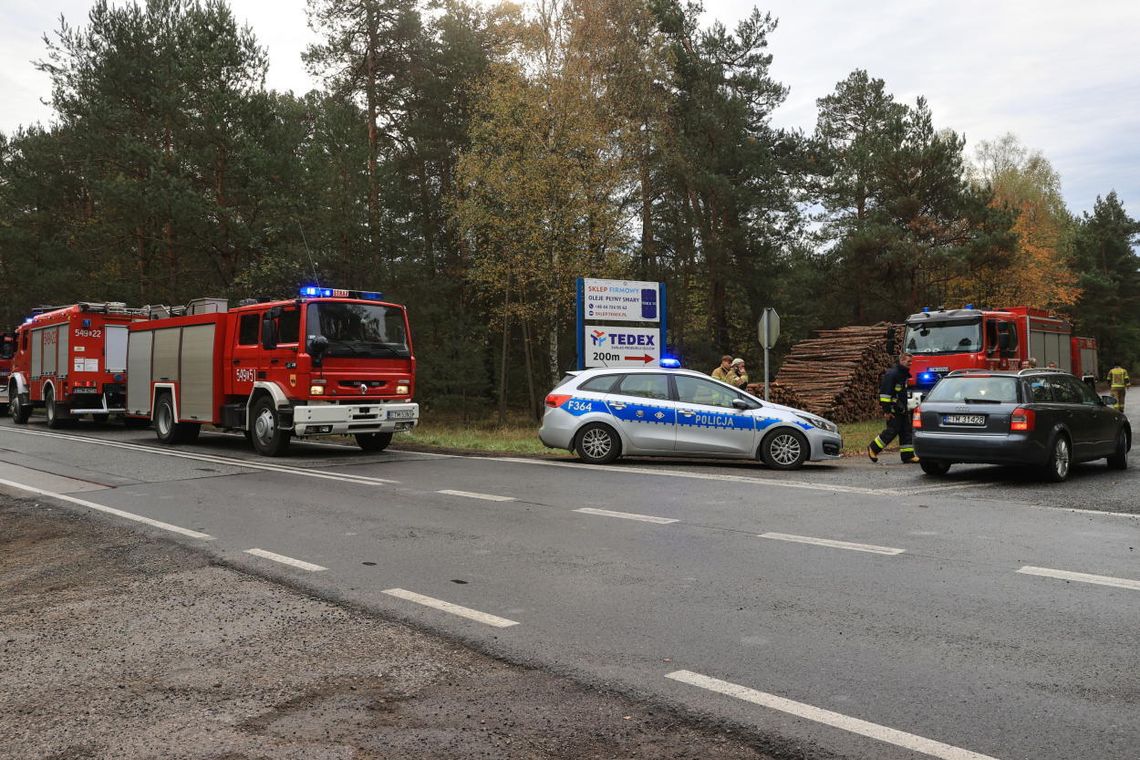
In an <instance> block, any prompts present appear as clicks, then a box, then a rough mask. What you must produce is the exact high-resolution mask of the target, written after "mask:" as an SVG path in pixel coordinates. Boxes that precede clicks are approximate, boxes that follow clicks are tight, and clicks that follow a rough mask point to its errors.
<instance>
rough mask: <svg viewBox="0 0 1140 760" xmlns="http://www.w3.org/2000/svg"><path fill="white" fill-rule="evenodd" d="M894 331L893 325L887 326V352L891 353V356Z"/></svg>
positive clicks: (892, 353) (893, 350) (893, 346)
mask: <svg viewBox="0 0 1140 760" xmlns="http://www.w3.org/2000/svg"><path fill="white" fill-rule="evenodd" d="M895 332H896V331H895V326H894V325H891V326H890V327H888V328H887V341H886V347H887V353H888V354H891V355H892V356H893V355H894V353H895Z"/></svg>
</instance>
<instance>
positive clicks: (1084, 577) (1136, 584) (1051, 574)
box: [1017, 565, 1140, 591]
mask: <svg viewBox="0 0 1140 760" xmlns="http://www.w3.org/2000/svg"><path fill="white" fill-rule="evenodd" d="M1017 572H1019V573H1022V574H1024V575H1039V576H1041V577H1043V578H1058V579H1060V580H1063V581H1079V582H1081V583H1095V584H1096V585H1098V586H1113V587H1115V588H1126V589H1130V590H1132V591H1140V581H1134V580H1132V579H1130V578H1114V577H1113V576H1111V575H1093V574H1092V573H1074V572H1072V571H1070V570H1053V569H1052V568H1048V567H1034V566H1033V565H1026V566H1024V567H1022V568H1021V569H1020V570H1018V571H1017Z"/></svg>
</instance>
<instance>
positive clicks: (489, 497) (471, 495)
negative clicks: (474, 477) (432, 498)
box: [436, 489, 515, 501]
mask: <svg viewBox="0 0 1140 760" xmlns="http://www.w3.org/2000/svg"><path fill="white" fill-rule="evenodd" d="M436 493H441V494H444V495H445V496H463V497H464V498H467V499H482V500H483V501H514V500H515V497H513V496H496V495H495V494H493V493H475V492H474V491H452V490H450V489H448V490H444V491H436Z"/></svg>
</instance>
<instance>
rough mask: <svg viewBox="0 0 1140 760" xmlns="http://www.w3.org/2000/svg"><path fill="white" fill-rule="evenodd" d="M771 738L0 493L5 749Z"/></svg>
mask: <svg viewBox="0 0 1140 760" xmlns="http://www.w3.org/2000/svg"><path fill="white" fill-rule="evenodd" d="M777 756H778V757H781V758H789V757H802V756H806V755H801V754H800V750H798V749H796V748H791V749H788V748H781V749H780V751H779V754H778V755H774V754H765V752H764V750H763V749H762V748H761V747H760V743H759V742H758V741H757V740H756V739H755V738H750V737H744V736H740V735H735V734H733V733H732V732H731V729H724V730H718V729H716V728H707V727H703V726H701V725H700V724H698V723H697V722H695V721H691V720H688V719H685V718H682V717H679V716H677V715H675V714H673V713H672V712H670V711H668V710H663V709H662V708H660V707H655V706H651V705H646V704H641V703H638V702H635V701H634V700H631V699H627V698H624V697H620V696H614V695H608V694H600V693H597V692H595V691H593V690H590V689H588V688H586V687H583V686H582V685H580V684H578V683H576V682H574V681H571V680H569V679H566V678H562V677H557V676H552V675H550V674H546V673H543V672H540V671H536V670H531V669H526V668H521V667H516V666H512V665H508V664H504V663H502V662H499V661H496V660H493V659H490V658H488V657H485V656H483V655H480V654H478V653H474V652H472V651H470V650H468V649H466V648H463V647H461V646H458V645H456V644H454V643H452V642H449V641H446V640H443V639H440V638H436V637H433V636H431V635H428V634H425V633H422V632H418V631H414V630H412V629H409V628H407V627H406V626H402V625H399V624H394V623H391V622H387V621H384V620H381V619H378V618H374V617H370V616H368V615H366V614H363V613H360V612H357V611H353V610H348V609H344V608H341V607H338V606H336V605H334V604H330V603H327V602H324V601H321V600H318V599H314V598H311V597H308V596H305V595H303V594H300V593H298V592H296V591H293V590H290V589H287V588H283V587H281V586H278V585H275V584H273V583H271V582H269V581H267V580H264V579H261V578H257V577H254V576H250V575H246V574H243V573H240V572H237V571H235V570H232V569H229V568H226V567H222V566H218V565H215V564H212V563H211V562H210V561H209V559H208V558H206V557H204V556H201V555H198V554H195V553H193V552H191V551H189V550H186V549H183V548H181V547H179V546H177V545H174V544H170V543H165V542H161V541H157V540H154V539H151V538H149V537H147V536H144V535H142V534H139V533H135V532H132V531H130V530H127V529H123V528H119V527H118V526H115V525H112V524H109V523H106V522H103V521H101V520H99V519H96V518H91V517H88V516H85V515H81V514H75V513H72V512H69V511H66V510H63V509H60V508H56V507H52V506H51V505H47V504H42V503H36V502H34V501H23V500H17V499H13V498H9V497H6V496H2V495H0V757H3V758H55V759H58V760H64V759H65V758H66V759H72V758H144V757H147V758H153V757H162V758H226V759H227V760H237V759H238V758H322V759H324V758H701V759H702V760H704V759H709V760H716V759H718V758H724V759H725V760H727V759H728V758H733V759H737V758H758V759H759V758H775V757H777Z"/></svg>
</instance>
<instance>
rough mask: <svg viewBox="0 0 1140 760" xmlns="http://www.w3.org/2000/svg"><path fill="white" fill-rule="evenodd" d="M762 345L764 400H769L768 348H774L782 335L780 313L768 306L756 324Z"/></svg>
mask: <svg viewBox="0 0 1140 760" xmlns="http://www.w3.org/2000/svg"><path fill="white" fill-rule="evenodd" d="M756 332H757V335H758V337H759V339H760V345H761V346H763V347H764V400H765V401H767V400H768V395H769V391H768V385H769V384H768V349H770V348H774V347H775V345H776V340H777V339H778V338H779V337H780V315H779V314H777V313H776V310H775V309H771V308H766V309H764V313H763V314H762V315H761V316H760V322H759V323H758V324H757V325H756Z"/></svg>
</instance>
